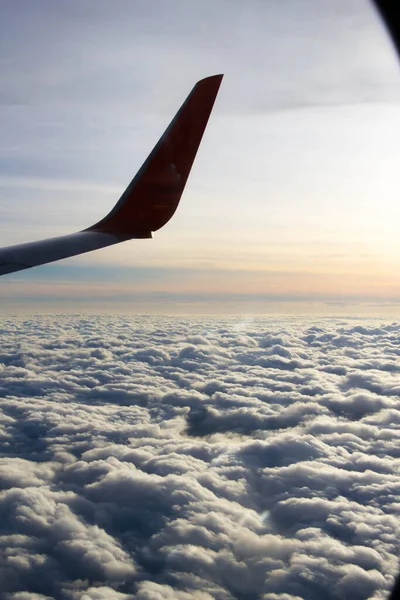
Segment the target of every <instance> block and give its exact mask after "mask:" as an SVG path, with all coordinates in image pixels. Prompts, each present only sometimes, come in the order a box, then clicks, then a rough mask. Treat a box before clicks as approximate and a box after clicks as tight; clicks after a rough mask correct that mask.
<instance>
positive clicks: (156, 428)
mask: <svg viewBox="0 0 400 600" xmlns="http://www.w3.org/2000/svg"><path fill="white" fill-rule="evenodd" d="M0 330H1V340H2V343H1V346H0V348H1V350H0V395H1V411H0V440H1V445H0V449H1V458H0V489H1V492H0V527H1V537H0V544H1V552H0V588H1V589H2V590H3V593H4V594H5V596H4V597H5V598H7V599H12V600H45V599H47V598H55V599H60V600H106V599H107V600H109V599H111V600H131V599H133V598H137V599H139V600H157V599H159V598H171V599H179V600H186V599H187V600H189V598H195V599H196V598H197V599H199V600H211V599H213V598H216V599H217V600H233V599H240V600H247V599H248V600H250V599H255V598H256V599H260V600H288V598H303V599H304V600H317V599H319V598H322V597H324V598H325V599H327V600H336V599H339V598H350V597H351V598H355V599H356V600H362V599H366V598H374V599H380V598H384V597H385V596H386V594H387V590H388V589H389V588H390V586H391V585H392V582H393V576H394V575H395V574H396V571H397V566H398V565H397V556H398V552H399V547H400V527H399V518H398V515H399V512H400V500H399V492H400V480H399V478H398V470H399V466H400V450H399V439H400V430H399V423H400V399H399V398H400V377H399V373H400V366H399V360H398V359H399V354H400V349H399V348H400V346H399V342H400V325H399V324H396V323H394V324H378V323H377V322H368V321H359V322H348V321H345V320H342V321H337V320H336V321H333V320H329V319H325V320H321V321H320V322H319V323H318V324H315V323H314V324H311V323H310V322H306V321H302V320H300V319H297V320H291V319H285V320H284V321H281V322H278V321H274V320H272V319H269V320H268V319H252V320H244V321H241V320H239V319H233V318H232V319H222V320H221V319H219V320H216V319H212V318H209V319H205V318H203V319H200V320H195V319H179V318H178V319H177V318H174V319H173V318H155V317H154V318H152V317H141V318H140V317H138V318H128V317H99V316H96V317H73V316H68V317H63V316H60V317H57V318H54V317H51V318H49V317H48V318H45V317H42V318H34V319H22V318H21V319H17V318H14V319H9V320H3V321H2V322H1V323H0Z"/></svg>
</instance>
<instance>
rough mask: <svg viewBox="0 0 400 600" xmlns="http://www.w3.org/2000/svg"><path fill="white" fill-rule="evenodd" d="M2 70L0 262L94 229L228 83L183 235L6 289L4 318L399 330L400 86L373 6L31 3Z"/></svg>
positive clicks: (9, 13) (4, 285) (4, 25)
mask: <svg viewBox="0 0 400 600" xmlns="http://www.w3.org/2000/svg"><path fill="white" fill-rule="evenodd" d="M0 69H1V71H0V72H1V78H0V127H1V130H2V137H1V144H0V222H1V233H2V235H1V244H0V245H1V246H5V245H8V244H14V243H20V242H24V241H31V240H34V239H40V238H42V237H48V236H53V235H58V234H63V233H69V232H72V231H76V230H79V229H81V228H84V227H86V226H88V225H90V224H91V223H92V222H95V221H96V220H98V219H99V218H100V217H101V216H102V215H103V214H105V213H106V212H108V210H109V208H110V207H111V206H112V205H113V204H114V203H115V201H116V200H117V199H118V197H119V195H120V194H121V192H122V191H123V190H124V188H125V187H126V185H127V184H128V183H129V181H130V179H131V178H132V177H133V175H134V174H135V172H136V170H137V169H138V168H139V166H140V165H141V163H142V162H143V160H144V158H145V157H146V155H147V153H148V152H149V151H150V150H151V148H152V146H153V145H154V143H155V142H156V141H157V139H158V137H159V135H160V134H161V133H162V131H163V130H164V128H165V126H166V125H167V124H168V122H169V121H170V119H171V118H172V116H173V114H174V113H175V111H176V110H177V108H178V107H179V105H180V104H181V102H182V101H183V99H184V98H185V96H186V94H187V93H188V92H189V90H190V89H191V87H192V85H193V84H194V83H195V82H196V81H197V80H198V79H200V78H202V77H204V76H207V75H210V74H214V73H219V72H223V73H225V79H224V82H223V85H222V87H221V91H220V95H219V97H218V99H217V103H216V106H215V110H214V113H213V115H212V119H211V121H210V124H209V127H208V130H207V132H206V136H205V138H204V140H203V143H202V146H201V149H200V152H199V155H198V158H197V159H196V163H195V165H194V168H193V171H192V174H191V177H190V179H189V182H188V185H187V189H186V191H185V194H184V196H183V198H182V202H181V205H180V208H179V210H178V212H177V214H176V216H175V217H174V219H173V220H172V221H171V222H170V223H169V224H168V225H167V226H166V227H165V228H164V229H163V230H161V231H160V232H158V233H157V234H156V235H155V237H154V239H153V240H138V241H132V242H129V243H126V244H123V245H120V246H117V247H114V248H107V249H104V250H101V251H97V252H95V253H91V254H89V255H86V256H82V257H76V258H73V259H69V260H67V261H63V262H61V263H58V264H55V265H52V266H46V267H43V268H37V269H34V270H32V271H31V272H29V271H27V272H25V273H24V272H21V273H17V274H14V275H12V276H6V277H4V278H1V281H0V288H1V289H0V293H1V294H2V297H3V301H2V304H1V310H2V311H5V312H9V311H10V310H14V309H15V310H17V309H18V310H19V311H22V312H24V311H30V310H34V311H40V312H42V311H50V310H60V309H62V310H71V311H79V310H87V309H88V307H89V308H90V307H95V308H96V310H107V311H116V312H118V311H126V310H128V311H129V310H134V311H139V312H143V311H144V312H181V311H184V312H191V311H193V312H224V311H227V312H241V311H245V312H265V311H266V312H268V311H270V310H278V311H279V310H288V308H287V307H290V310H291V309H292V307H294V306H295V305H296V306H297V303H300V310H305V307H308V309H309V310H311V312H312V311H314V310H315V307H314V304H315V302H321V301H323V302H326V303H328V304H327V306H328V310H329V311H330V310H332V308H331V307H332V306H333V305H335V306H346V310H348V305H349V304H350V305H351V306H357V308H355V309H354V312H357V311H359V310H361V309H360V308H359V306H360V303H366V304H365V306H367V307H370V306H372V305H375V308H374V310H377V311H381V310H383V311H384V312H385V311H389V312H393V313H394V314H395V313H397V310H398V308H397V302H398V300H399V298H400V276H399V273H400V269H399V267H400V243H399V242H398V222H399V217H400V209H399V203H398V195H399V194H398V178H397V175H396V172H397V169H398V155H399V139H400V105H399V100H400V77H399V72H398V65H397V62H396V58H395V56H394V53H393V51H392V49H391V47H390V45H389V43H388V40H387V37H386V34H385V32H384V30H383V28H382V26H381V24H380V23H379V21H378V19H377V18H376V15H375V14H374V11H373V9H372V7H371V6H370V4H369V2H367V1H364V0H354V1H352V2H351V3H349V2H347V1H342V0H325V1H324V2H317V1H316V0H290V1H288V2H277V1H274V0H265V1H263V2H261V1H253V0H250V1H248V2H246V3H242V2H237V1H233V0H229V1H222V0H217V1H214V0H213V1H212V2H211V0H209V1H204V2H202V3H196V2H187V1H178V0H173V1H167V2H161V1H159V2H152V3H147V2H142V1H138V2H121V1H116V2H112V3H111V2H104V1H101V0H100V1H96V2H94V1H90V2H88V1H79V2H78V1H71V2H68V3H54V2H50V1H44V0H38V1H37V2H35V3H31V2H27V1H21V0H16V1H14V2H13V3H4V6H3V7H2V21H1V23H0ZM332 303H334V304H332ZM382 307H384V309H382ZM296 310H298V308H296ZM363 310H370V309H369V308H367V309H365V307H364V309H363ZM371 310H372V309H371Z"/></svg>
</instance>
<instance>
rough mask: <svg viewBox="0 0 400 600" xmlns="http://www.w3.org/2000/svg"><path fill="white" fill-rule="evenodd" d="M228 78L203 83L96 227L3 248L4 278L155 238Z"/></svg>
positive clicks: (1, 265)
mask: <svg viewBox="0 0 400 600" xmlns="http://www.w3.org/2000/svg"><path fill="white" fill-rule="evenodd" d="M222 77H223V75H214V76H212V77H206V78H205V79H202V80H201V81H199V82H198V83H197V84H196V85H195V86H194V88H193V89H192V91H191V92H190V94H189V96H188V97H187V98H186V100H185V102H184V103H183V104H182V106H181V108H180V109H179V111H178V112H177V114H176V115H175V117H174V118H173V120H172V121H171V123H170V125H169V126H168V127H167V129H166V130H165V132H164V134H163V135H162V136H161V138H160V140H159V141H158V143H157V144H156V146H155V147H154V149H153V150H152V152H151V153H150V154H149V156H148V158H147V159H146V160H145V162H144V163H143V165H142V167H141V168H140V169H139V171H138V173H137V174H136V176H135V177H134V179H133V180H132V181H131V183H130V184H129V185H128V187H127V188H126V190H125V192H124V193H123V194H122V196H121V198H120V199H119V200H118V202H117V204H116V205H115V206H114V208H113V209H112V210H111V211H110V212H109V213H108V215H107V216H106V217H104V219H101V221H99V222H98V223H96V224H95V225H92V226H91V227H88V228H87V229H84V230H83V231H79V232H77V233H73V234H70V235H64V236H60V237H55V238H49V239H45V240H40V241H37V242H31V243H28V244H20V245H17V246H8V247H6V248H0V275H5V274H7V273H13V272H14V271H21V270H22V269H29V268H30V267H35V266H38V265H42V264H45V263H49V262H53V261H56V260H60V259H62V258H68V257H69V256H76V255H77V254H83V253H84V252H90V251H91V250H96V249H98V248H104V247H105V246H111V245H113V244H118V243H120V242H124V241H126V240H130V239H133V238H151V237H152V232H153V231H157V230H158V229H160V228H161V227H163V226H164V225H165V224H166V223H167V222H168V221H169V220H170V219H171V217H172V216H173V214H174V213H175V211H176V209H177V207H178V204H179V200H180V199H181V196H182V193H183V190H184V189H185V185H186V181H187V179H188V177H189V173H190V170H191V168H192V165H193V161H194V159H195V157H196V153H197V150H198V148H199V145H200V142H201V139H202V137H203V133H204V130H205V128H206V125H207V122H208V119H209V117H210V114H211V111H212V108H213V106H214V102H215V98H216V96H217V93H218V90H219V86H220V85H221V81H222Z"/></svg>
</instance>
